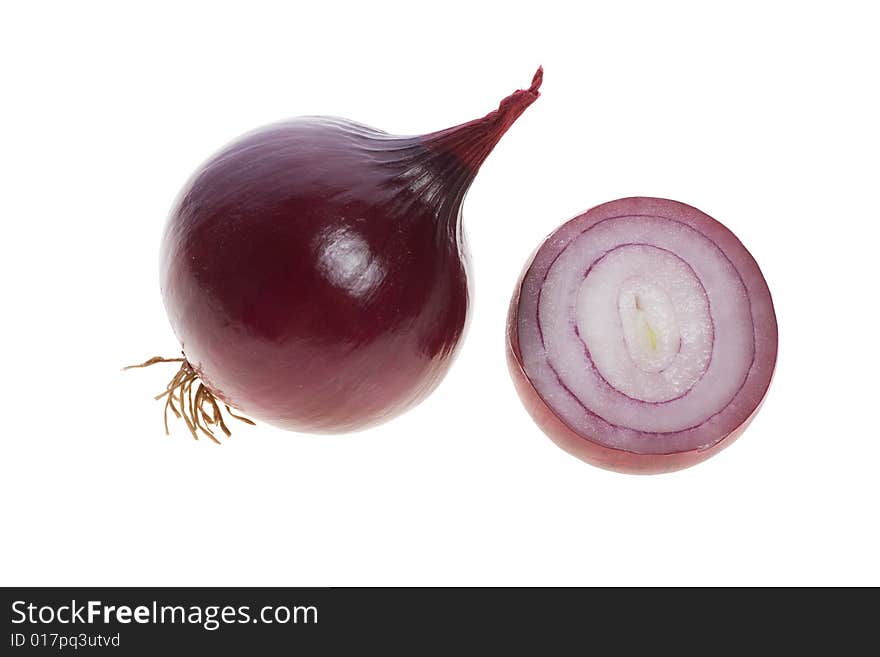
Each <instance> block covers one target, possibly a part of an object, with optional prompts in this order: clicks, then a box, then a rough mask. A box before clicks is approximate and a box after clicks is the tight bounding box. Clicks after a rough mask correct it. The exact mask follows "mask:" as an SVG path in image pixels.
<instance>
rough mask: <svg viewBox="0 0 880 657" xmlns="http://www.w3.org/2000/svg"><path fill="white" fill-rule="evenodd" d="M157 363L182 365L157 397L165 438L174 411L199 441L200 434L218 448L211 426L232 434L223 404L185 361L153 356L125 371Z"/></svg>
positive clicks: (241, 418)
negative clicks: (162, 410) (162, 405)
mask: <svg viewBox="0 0 880 657" xmlns="http://www.w3.org/2000/svg"><path fill="white" fill-rule="evenodd" d="M157 363H180V369H179V370H177V373H176V374H175V375H174V377H173V378H172V379H171V381H169V382H168V385H167V386H166V387H165V392H163V393H160V394H158V395H156V397H155V399H157V400H159V399H162V398H163V397H164V398H165V414H164V419H165V435H169V434H170V431H169V429H168V411H171V412H172V413H174V415H175V417H177V418H178V419H181V420H183V421H184V423H185V424H186V428H187V429H189V432H190V433H191V434H192V437H193V438H195V439H196V440H198V439H199V433H202V434H204V435H205V436H207V437H208V438H210V439H211V440H212V441H214V442H215V443H217V444H218V445H219V444H220V441H219V440H218V439H217V435H216V434H215V433H214V431H212V430H211V427H215V428H219V429H220V430H221V431H222V432H223V433H224V434H225V435H226V437H227V438H229V437H230V436H231V435H232V432H231V431H230V430H229V427H228V426H226V422H225V421H224V420H223V413H222V412H221V410H220V404H218V403H217V398H216V397H215V396H214V394H213V393H212V392H211V391H210V390H209V389H208V388H207V387H206V386H205V384H204V383H202V382H201V381H199V375H198V374H197V373H196V371H195V370H194V369H193V367H192V365H190V364H189V361H187V360H186V358H163V357H162V356H153V357H152V358H150V359H149V360H146V361H144V362H143V363H140V364H138V365H129V366H127V367H123V368H122V369H123V371H125V370H131V369H138V368H142V367H150V366H151V365H155V364H157ZM194 391H195V392H194ZM223 406H224V407H225V408H226V412H227V413H228V414H229V416H230V417H233V418H235V419H236V420H240V421H241V422H244V423H246V424H250V425H252V426H253V425H254V422H253V420H249V419H248V418H246V417H242V416H241V415H237V414H236V413H233V412H232V409H231V408H229V405H228V404H223Z"/></svg>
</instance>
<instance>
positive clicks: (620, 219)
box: [507, 198, 777, 473]
mask: <svg viewBox="0 0 880 657" xmlns="http://www.w3.org/2000/svg"><path fill="white" fill-rule="evenodd" d="M507 346H508V362H509V365H510V370H511V374H512V375H513V379H514V383H515V384H516V387H517V390H518V392H519V394H520V396H521V398H522V399H523V401H524V403H525V405H526V408H527V409H528V410H529V412H530V413H531V414H532V416H533V417H534V419H535V420H536V421H537V422H538V424H539V425H540V426H541V427H542V429H543V430H544V431H545V432H546V433H547V434H548V435H549V436H550V437H551V438H552V439H553V440H554V441H555V442H557V443H558V444H559V445H560V446H561V447H563V448H564V449H566V450H567V451H569V452H571V453H572V454H574V455H576V456H578V457H580V458H582V459H583V460H585V461H587V462H590V463H593V464H594V465H598V466H601V467H605V468H608V469H612V470H617V471H622V472H632V473H657V472H668V471H672V470H678V469H681V468H684V467H687V466H690V465H693V464H695V463H698V462H700V461H702V460H704V459H706V458H708V457H709V456H710V455H712V454H714V453H715V452H717V451H719V450H720V449H721V448H723V447H724V446H726V445H727V444H729V443H730V442H732V441H733V439H734V438H736V437H737V436H738V435H739V434H740V433H741V431H742V430H743V429H744V428H745V426H746V425H747V424H748V422H749V421H750V420H751V418H752V417H753V416H754V414H755V412H756V411H757V409H758V407H759V406H760V404H761V402H762V400H763V398H764V396H765V394H766V392H767V389H768V387H769V385H770V380H771V377H772V375H773V369H774V366H775V363H776V350H777V326H776V316H775V313H774V310H773V302H772V299H771V296H770V291H769V289H768V288H767V284H766V282H765V280H764V277H763V275H762V274H761V270H760V269H759V267H758V265H757V263H756V262H755V260H754V259H753V258H752V256H751V255H750V254H749V252H748V251H747V250H746V249H745V247H744V246H743V245H742V244H741V243H740V241H739V240H738V239H737V238H736V236H735V235H733V233H731V232H730V231H729V230H728V229H727V228H725V227H724V226H723V225H721V224H720V223H718V222H717V221H715V220H714V219H712V218H711V217H709V216H708V215H706V214H704V213H703V212H701V211H699V210H697V209H696V208H693V207H691V206H688V205H685V204H683V203H678V202H676V201H670V200H666V199H657V198H627V199H620V200H617V201H612V202H610V203H606V204H603V205H600V206H597V207H595V208H593V209H591V210H589V211H588V212H586V213H584V214H582V215H580V216H578V217H576V218H574V219H572V220H571V221H569V222H567V223H566V224H564V225H563V226H561V227H560V228H559V229H558V230H557V231H556V232H554V233H553V234H552V235H551V236H550V237H548V238H547V239H546V240H545V242H544V243H543V244H542V245H541V246H540V247H539V249H538V250H537V251H536V253H535V255H534V256H533V257H532V259H531V261H530V262H529V263H528V264H527V265H526V268H525V270H524V272H523V275H522V278H521V279H520V282H519V283H518V285H517V287H516V290H515V291H514V296H513V300H512V302H511V307H510V315H509V318H508V343H507Z"/></svg>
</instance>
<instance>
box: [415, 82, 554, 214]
mask: <svg viewBox="0 0 880 657" xmlns="http://www.w3.org/2000/svg"><path fill="white" fill-rule="evenodd" d="M543 77H544V70H543V68H541V67H539V68H538V70H537V71H536V72H535V75H534V77H533V78H532V84H531V86H530V87H529V88H528V89H518V90H517V91H514V92H513V93H512V94H510V95H509V96H508V97H507V98H505V99H504V100H502V101H501V103H500V104H499V106H498V109H496V110H493V111H491V112H489V113H488V114H487V115H486V116H484V117H482V118H479V119H474V120H473V121H468V122H467V123H462V124H461V125H457V126H454V127H452V128H447V129H446V130H441V131H439V132H432V133H430V134H427V135H423V136H422V137H421V142H422V144H423V146H424V147H425V148H426V149H427V151H428V153H429V154H430V159H431V164H432V165H433V167H434V168H436V173H437V174H438V177H439V178H440V179H442V180H444V181H445V184H446V185H447V187H446V192H447V193H448V194H449V195H450V196H451V197H452V198H454V199H455V203H456V204H460V203H461V201H462V200H464V195H465V194H466V193H467V190H468V188H469V187H470V185H471V183H472V182H473V180H474V178H475V177H476V175H477V172H478V171H479V170H480V166H481V165H482V164H483V162H484V161H485V160H486V158H487V157H488V156H489V153H491V152H492V150H493V149H494V148H495V146H496V145H497V144H498V142H499V141H500V140H501V137H503V136H504V133H506V132H507V130H508V129H509V128H510V126H512V125H513V124H514V122H515V121H516V120H517V119H518V118H519V117H520V115H521V114H522V113H523V112H524V111H525V110H526V108H528V107H529V105H531V104H532V103H533V102H535V100H537V99H538V96H540V92H539V91H538V89H539V88H540V87H541V82H542V80H543Z"/></svg>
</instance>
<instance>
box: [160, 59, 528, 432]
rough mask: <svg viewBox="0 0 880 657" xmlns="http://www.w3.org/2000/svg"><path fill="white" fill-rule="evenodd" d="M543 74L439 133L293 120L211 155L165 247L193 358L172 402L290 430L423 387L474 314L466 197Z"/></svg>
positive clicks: (400, 400)
mask: <svg viewBox="0 0 880 657" xmlns="http://www.w3.org/2000/svg"><path fill="white" fill-rule="evenodd" d="M541 77H542V72H541V70H540V69H539V70H538V72H537V73H536V74H535V77H534V80H533V82H532V85H531V87H530V88H529V89H527V90H520V91H516V92H514V93H513V94H512V95H511V96H509V97H508V98H506V99H505V100H503V101H502V102H501V105H500V106H499V108H498V109H497V110H495V111H493V112H491V113H489V114H487V115H486V116H485V117H483V118H481V119H477V120H474V121H470V122H469V123H465V124H463V125H459V126H457V127H454V128H450V129H448V130H442V131H440V132H435V133H432V134H428V135H424V136H419V137H397V136H392V135H389V134H387V133H385V132H382V131H380V130H376V129H374V128H369V127H367V126H365V125H361V124H359V123H354V122H352V121H348V120H345V119H338V118H328V117H303V118H298V119H293V120H290V121H285V122H282V123H278V124H275V125H270V126H268V127H265V128H261V129H259V130H256V131H254V132H251V133H249V134H247V135H244V136H243V137H241V138H240V139H238V140H237V141H235V142H233V143H231V144H230V145H228V146H226V147H225V148H223V149H222V150H221V151H220V152H219V153H217V154H216V155H214V157H212V158H211V159H210V160H208V161H207V162H206V163H205V164H203V165H202V166H201V167H200V168H199V169H198V170H197V171H196V172H195V174H194V175H193V176H192V178H191V179H190V181H189V182H188V183H187V184H186V186H185V187H184V188H183V190H182V191H181V193H180V195H179V197H178V199H177V201H176V203H175V205H174V208H173V209H172V211H171V215H170V218H169V221H168V224H167V227H166V229H165V234H164V238H163V243H162V253H161V287H162V294H163V297H164V301H165V307H166V309H167V311H168V316H169V319H170V321H171V325H172V327H173V328H174V331H175V333H176V335H177V337H178V339H179V340H180V342H181V345H182V347H183V351H184V357H185V360H184V361H183V369H182V371H181V372H182V373H180V374H179V376H178V377H177V380H176V381H173V382H172V384H169V390H168V398H169V400H171V402H170V403H171V404H172V405H171V409H172V410H174V411H175V412H178V410H179V411H180V412H182V413H183V416H184V418H185V419H187V423H188V424H189V425H190V428H191V430H193V427H194V426H195V428H201V427H200V426H199V420H201V421H202V422H204V423H205V424H210V423H211V422H212V420H217V419H219V409H218V407H217V404H216V402H214V401H213V397H216V398H219V399H220V400H222V401H223V402H225V403H227V404H229V405H231V406H234V407H236V408H239V409H241V410H242V411H244V412H246V413H247V414H249V415H252V416H253V417H255V418H258V419H260V420H263V421H265V422H268V423H271V424H274V425H277V426H279V427H283V428H285V429H292V430H297V431H313V432H344V431H350V430H355V429H361V428H364V427H366V426H369V425H373V424H377V423H379V422H383V421H385V420H388V419H390V418H392V417H394V416H396V415H398V414H399V413H401V412H403V411H404V410H406V409H408V408H410V407H412V406H413V405H414V404H416V403H418V402H419V401H420V400H422V399H424V398H425V396H426V395H428V393H430V392H431V391H432V390H433V389H434V387H435V386H436V385H437V384H438V383H439V382H440V380H441V379H442V378H443V376H444V374H445V373H446V371H447V369H448V368H449V366H450V363H451V361H452V358H453V356H454V355H455V353H456V348H457V346H458V344H459V340H460V339H461V337H462V334H463V332H464V330H465V326H466V317H467V311H468V258H467V255H466V252H465V244H464V236H463V233H462V227H461V204H462V201H463V199H464V197H465V193H466V192H467V190H468V188H469V187H470V184H471V182H472V181H473V180H474V176H475V175H476V173H477V171H478V169H479V168H480V165H481V164H482V162H483V161H484V160H485V158H486V156H487V155H488V154H489V152H490V151H491V150H492V149H493V147H494V146H495V144H496V143H497V142H498V140H499V139H500V138H501V136H502V135H503V134H504V133H505V132H506V131H507V129H508V128H509V127H510V126H511V124H512V123H513V122H514V121H515V120H516V119H517V117H519V115H520V114H521V113H522V112H523V111H524V110H525V109H526V108H527V107H528V106H529V105H530V104H531V103H532V102H534V100H535V99H536V98H537V97H538V95H539V94H538V88H539V86H540V84H541ZM148 362H155V359H154V361H148ZM196 377H197V378H198V379H200V380H201V382H202V384H203V386H202V387H201V388H197V391H196V392H195V393H194V394H195V397H193V398H191V397H192V395H193V384H194V382H196ZM200 394H201V397H199V395H200ZM178 406H179V407H181V408H180V409H178ZM200 407H202V408H203V409H207V413H205V411H204V410H202V411H201V412H200V410H199V408H200ZM212 409H213V410H212ZM215 411H216V414H215ZM221 426H222V425H221ZM224 430H225V427H224ZM193 432H194V434H195V431H193Z"/></svg>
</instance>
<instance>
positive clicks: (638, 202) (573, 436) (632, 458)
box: [506, 197, 778, 474]
mask: <svg viewBox="0 0 880 657" xmlns="http://www.w3.org/2000/svg"><path fill="white" fill-rule="evenodd" d="M657 207H668V208H671V210H670V211H671V212H672V213H673V214H674V213H675V212H687V213H688V214H691V215H692V216H699V215H703V213H702V212H700V211H699V210H696V209H695V208H692V207H690V206H685V205H684V204H681V203H678V202H676V201H669V200H666V199H654V198H640V197H633V198H625V199H618V200H616V201H611V202H609V203H604V204H602V205H599V206H596V207H594V208H592V209H590V210H588V211H587V212H585V213H583V214H582V215H579V216H578V217H575V218H574V219H572V220H571V221H569V222H567V223H566V224H563V226H561V227H560V228H558V229H557V230H556V231H554V232H553V233H552V234H551V235H550V236H549V237H548V238H547V239H546V240H545V241H544V243H543V244H542V245H540V246H539V247H538V248H537V249H535V251H534V253H533V254H532V255H531V257H530V258H529V259H528V260H527V262H526V264H525V266H524V268H523V270H522V274H521V275H520V278H519V280H518V281H517V283H516V286H515V287H514V293H513V296H512V298H511V301H510V306H509V310H508V315H507V330H506V354H507V365H508V370H509V372H510V375H511V378H512V380H513V384H514V388H515V389H516V391H517V394H518V395H519V397H520V400H521V401H522V403H523V405H524V406H525V408H526V410H527V411H528V413H529V415H531V417H532V419H533V420H534V421H535V423H536V424H537V425H538V427H539V428H540V429H541V430H542V431H543V432H544V433H545V434H546V435H547V436H548V437H549V438H550V439H551V440H552V441H553V442H554V443H556V445H557V446H559V447H561V448H562V449H563V450H565V451H566V452H568V453H569V454H572V455H573V456H576V457H577V458H579V459H581V460H582V461H585V462H587V463H589V464H591V465H595V466H598V467H600V468H604V469H606V470H612V471H614V472H621V473H626V474H662V473H668V472H674V471H677V470H682V469H684V468H688V467H691V466H693V465H696V464H698V463H700V462H702V461H705V460H706V459H708V458H710V457H711V456H714V455H715V454H717V453H718V452H720V451H721V450H723V449H724V448H726V447H727V446H729V445H730V444H732V443H733V442H734V441H735V440H736V439H737V438H738V437H739V436H740V435H742V433H743V431H745V429H746V428H747V427H748V425H749V424H750V423H751V421H752V420H753V419H754V418H755V416H756V415H757V413H758V411H759V410H760V409H761V406H762V405H763V403H764V400H765V398H766V394H767V391H768V390H769V387H770V384H771V382H772V377H773V373H774V371H775V366H776V352H777V337H778V336H777V325H776V319H775V314H773V315H772V320H770V321H768V322H767V323H766V324H765V325H764V326H762V330H763V331H764V332H765V334H766V335H765V337H764V339H763V340H762V344H761V347H760V353H759V354H758V355H757V356H756V358H757V359H760V360H761V361H762V365H763V367H762V370H763V371H764V372H765V374H764V375H762V376H761V377H760V379H759V380H758V381H757V382H755V383H754V384H751V385H752V387H753V388H754V389H755V391H756V394H757V403H756V404H755V406H754V408H753V409H752V411H751V413H749V414H748V415H747V416H746V417H744V418H743V420H742V421H741V422H740V423H739V424H738V425H737V426H735V427H733V428H732V429H731V430H730V431H728V432H726V433H725V434H724V435H720V436H717V437H716V440H715V441H714V442H713V443H712V444H711V445H708V446H706V447H704V448H701V449H689V450H684V451H670V452H668V453H640V452H636V451H629V450H625V449H615V448H611V447H608V446H606V445H602V444H600V443H599V442H597V441H596V440H594V437H593V436H588V435H583V434H581V433H579V432H578V431H575V430H574V429H572V427H571V426H569V425H568V424H567V423H566V422H565V421H564V420H563V419H562V418H560V417H559V415H557V413H556V412H555V411H554V410H553V408H552V407H551V406H550V404H549V403H548V402H547V401H546V400H545V399H544V398H543V397H542V396H541V395H540V394H539V392H538V391H537V389H536V388H535V385H534V384H533V383H532V381H531V379H530V378H529V376H528V374H527V373H526V370H525V367H524V364H523V363H524V360H523V354H522V350H521V347H520V338H519V317H520V298H521V294H522V291H523V284H524V281H525V279H526V277H527V276H528V275H529V273H530V271H531V269H532V266H533V264H534V263H535V260H536V258H537V257H538V255H539V253H540V252H541V249H542V248H543V247H544V246H545V245H547V244H550V243H552V242H553V241H555V240H556V239H557V237H558V235H559V234H560V233H561V232H562V231H563V230H564V229H565V228H566V227H567V226H569V225H570V224H573V223H575V222H581V221H582V220H584V219H587V220H590V221H592V222H596V221H599V220H601V219H603V218H608V217H614V216H616V215H629V214H632V215H639V214H642V213H644V212H646V209H653V210H652V211H654V212H655V211H656V208H657ZM706 219H707V220H709V221H711V222H712V223H716V222H714V220H711V219H709V218H708V217H706ZM716 226H718V227H719V228H721V229H722V230H723V231H725V232H726V233H728V234H727V235H726V236H725V237H724V238H723V239H724V240H725V241H726V242H728V243H730V242H732V241H736V237H735V236H733V234H732V233H729V231H727V229H726V228H723V227H721V225H720V224H717V223H716ZM737 243H738V241H737ZM740 246H741V245H740ZM749 258H751V256H749ZM752 276H760V281H761V283H762V286H763V287H765V288H766V282H764V280H763V276H761V274H760V270H758V269H757V265H755V269H754V270H753V272H752ZM767 300H768V301H769V302H770V304H771V306H770V308H771V313H772V301H770V297H769V292H768V293H767Z"/></svg>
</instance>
